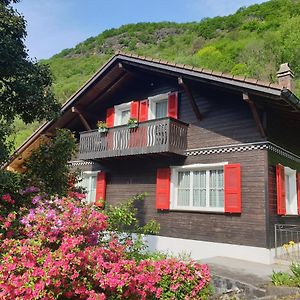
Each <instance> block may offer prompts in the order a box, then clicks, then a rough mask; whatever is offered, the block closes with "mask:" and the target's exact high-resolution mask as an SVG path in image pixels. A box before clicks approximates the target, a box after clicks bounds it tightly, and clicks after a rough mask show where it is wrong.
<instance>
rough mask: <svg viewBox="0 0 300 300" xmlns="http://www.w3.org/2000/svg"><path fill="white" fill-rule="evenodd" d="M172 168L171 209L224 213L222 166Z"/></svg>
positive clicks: (200, 165)
mask: <svg viewBox="0 0 300 300" xmlns="http://www.w3.org/2000/svg"><path fill="white" fill-rule="evenodd" d="M225 164H227V163H220V164H209V165H208V164H207V165H206V164H196V165H190V166H188V165H187V166H182V167H173V168H172V175H171V209H175V210H193V211H194V210H197V211H217V212H218V211H219V212H224V165H225Z"/></svg>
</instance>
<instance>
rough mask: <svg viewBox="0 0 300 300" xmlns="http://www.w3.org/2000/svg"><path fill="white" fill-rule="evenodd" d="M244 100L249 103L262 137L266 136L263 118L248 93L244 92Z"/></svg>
mask: <svg viewBox="0 0 300 300" xmlns="http://www.w3.org/2000/svg"><path fill="white" fill-rule="evenodd" d="M243 100H244V101H245V102H247V103H248V104H249V106H250V109H251V112H252V116H253V119H254V121H255V124H256V127H257V129H258V131H259V133H260V135H261V137H262V138H265V137H266V132H265V129H264V126H263V124H262V122H261V119H260V117H259V115H258V112H257V108H256V106H255V103H254V102H253V101H252V100H251V98H250V97H249V95H248V93H243Z"/></svg>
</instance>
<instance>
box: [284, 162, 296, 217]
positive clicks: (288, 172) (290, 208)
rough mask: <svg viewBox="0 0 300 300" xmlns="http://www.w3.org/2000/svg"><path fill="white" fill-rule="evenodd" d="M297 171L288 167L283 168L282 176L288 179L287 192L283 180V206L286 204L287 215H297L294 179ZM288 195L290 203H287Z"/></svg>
mask: <svg viewBox="0 0 300 300" xmlns="http://www.w3.org/2000/svg"><path fill="white" fill-rule="evenodd" d="M296 174H297V171H296V170H293V169H291V168H289V167H284V176H288V177H289V183H290V185H289V191H288V190H287V186H286V178H284V180H285V188H286V191H285V192H286V197H285V204H286V214H287V215H298V198H297V179H296ZM288 193H289V195H290V198H291V200H292V201H291V202H288V199H287V195H288Z"/></svg>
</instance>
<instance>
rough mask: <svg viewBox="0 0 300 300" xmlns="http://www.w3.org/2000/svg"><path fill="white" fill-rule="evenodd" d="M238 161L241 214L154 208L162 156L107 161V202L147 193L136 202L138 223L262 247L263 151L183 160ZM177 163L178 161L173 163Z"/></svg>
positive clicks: (172, 232) (181, 235)
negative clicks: (148, 159)
mask: <svg viewBox="0 0 300 300" xmlns="http://www.w3.org/2000/svg"><path fill="white" fill-rule="evenodd" d="M225 161H226V162H227V161H228V162H229V163H241V171H242V213H241V214H240V215H230V214H218V213H201V212H182V211H168V212H160V211H157V210H156V209H155V190H156V186H155V182H156V170H157V167H165V166H168V165H174V164H176V160H175V161H173V162H172V163H171V164H170V162H167V161H165V160H162V159H160V160H158V159H155V160H153V164H152V166H151V167H150V166H149V163H145V162H143V159H141V160H140V163H139V164H137V163H134V164H131V162H130V160H120V161H119V162H118V163H117V164H116V163H111V164H110V165H111V169H110V171H109V172H108V173H109V176H108V182H107V183H108V184H107V199H108V200H107V201H108V203H109V204H117V203H119V202H121V201H125V200H126V199H128V198H130V197H132V196H134V195H135V194H137V193H142V192H147V193H148V196H147V197H146V200H145V201H144V202H143V204H142V205H141V207H140V209H141V217H142V221H148V220H150V219H155V220H157V221H158V222H159V223H160V226H161V230H160V235H163V236H170V237H178V238H186V239H195V240H203V241H211V242H222V243H230V244H240V245H249V246H258V247H265V246H266V229H265V228H266V227H265V220H266V218H265V185H264V179H265V164H266V152H265V151H263V150H256V151H248V152H242V153H241V152H235V153H224V154H214V155H207V156H206V155H205V156H193V157H188V158H187V159H186V161H185V162H184V164H194V163H216V162H225ZM177 164H179V165H181V164H182V162H177Z"/></svg>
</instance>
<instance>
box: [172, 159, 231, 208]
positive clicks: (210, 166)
mask: <svg viewBox="0 0 300 300" xmlns="http://www.w3.org/2000/svg"><path fill="white" fill-rule="evenodd" d="M227 164H228V162H220V163H212V164H193V165H185V166H172V167H171V186H170V210H183V211H199V212H201V211H205V212H219V213H224V212H225V203H224V206H223V207H210V206H209V205H208V203H209V196H208V193H209V182H208V181H207V182H206V193H207V197H206V199H207V202H206V204H207V206H206V207H192V206H189V207H187V206H178V205H177V201H178V172H180V171H204V170H205V171H207V172H209V171H210V170H224V166H225V165H227ZM191 182H192V181H191ZM191 193H192V189H191Z"/></svg>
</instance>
